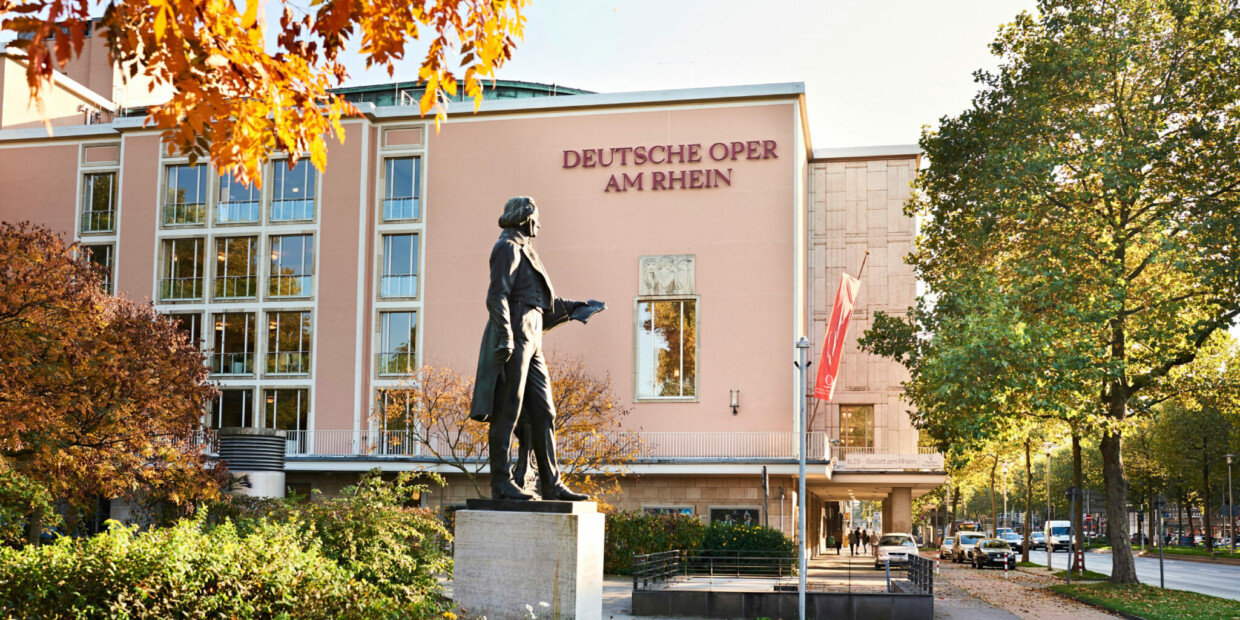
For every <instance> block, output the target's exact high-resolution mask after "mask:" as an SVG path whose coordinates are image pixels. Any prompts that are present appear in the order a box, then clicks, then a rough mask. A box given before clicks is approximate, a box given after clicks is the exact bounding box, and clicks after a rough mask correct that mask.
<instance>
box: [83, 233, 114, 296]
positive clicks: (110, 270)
mask: <svg viewBox="0 0 1240 620" xmlns="http://www.w3.org/2000/svg"><path fill="white" fill-rule="evenodd" d="M94 248H107V257H108V260H107V262H104V263H100V262H97V261H95V260H93V258H94V256H95V250H94ZM82 251H83V252H90V254H89V255H88V256H86V260H87V261H89V262H90V263H91V264H92V265H98V266H102V267H104V268H105V269H106V270H107V273H106V274H105V275H104V276H103V282H101V284H103V292H105V293H107V294H108V295H114V294H115V293H116V243H115V242H112V241H106V242H101V243H82Z"/></svg>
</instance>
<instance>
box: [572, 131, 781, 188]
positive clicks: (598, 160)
mask: <svg viewBox="0 0 1240 620" xmlns="http://www.w3.org/2000/svg"><path fill="white" fill-rule="evenodd" d="M778 146H779V145H778V144H777V143H776V142H775V141H774V140H743V141H733V142H715V143H713V144H710V145H707V144H704V143H695V144H654V145H641V146H613V147H608V148H590V149H566V150H565V151H564V160H563V163H562V165H561V167H563V168H565V169H569V168H611V167H613V166H615V167H624V168H632V169H633V170H632V172H631V173H630V172H618V173H614V174H611V175H610V176H609V178H608V179H607V183H606V184H605V185H604V187H603V191H604V192H627V191H629V190H630V189H635V190H637V191H639V192H640V191H645V190H647V189H649V190H650V191H656V192H657V191H667V190H674V189H713V188H717V187H732V177H733V175H732V168H731V167H726V168H725V167H724V166H726V165H728V164H730V163H732V162H737V161H747V160H755V159H757V160H761V159H778V158H779V155H778V154H776V150H777V148H778ZM672 164H677V165H685V164H700V165H699V166H695V167H689V168H680V169H675V170H642V169H638V168H639V167H641V166H661V165H672Z"/></svg>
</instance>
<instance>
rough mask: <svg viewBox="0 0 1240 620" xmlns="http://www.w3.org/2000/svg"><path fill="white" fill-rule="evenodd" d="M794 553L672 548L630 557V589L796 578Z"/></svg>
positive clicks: (776, 584)
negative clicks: (676, 583)
mask: <svg viewBox="0 0 1240 620" xmlns="http://www.w3.org/2000/svg"><path fill="white" fill-rule="evenodd" d="M796 563H797V558H796V556H795V555H790V554H787V553H783V552H770V553H764V552H762V551H683V550H673V551H664V552H660V553H647V554H642V555H634V556H633V589H634V590H654V589H660V588H663V587H666V586H667V585H669V584H671V583H675V582H682V581H687V580H701V581H703V582H705V583H706V584H708V585H712V586H713V585H714V584H715V583H717V582H731V581H733V580H737V579H745V580H766V581H772V582H774V586H776V587H778V586H779V584H781V583H783V582H785V581H791V580H793V579H795V578H796V574H797V571H796Z"/></svg>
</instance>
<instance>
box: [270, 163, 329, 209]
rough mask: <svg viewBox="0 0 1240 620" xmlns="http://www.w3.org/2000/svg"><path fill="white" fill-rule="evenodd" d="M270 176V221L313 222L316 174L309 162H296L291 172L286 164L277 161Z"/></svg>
mask: <svg viewBox="0 0 1240 620" xmlns="http://www.w3.org/2000/svg"><path fill="white" fill-rule="evenodd" d="M272 176H273V179H272V194H271V221H273V222H292V221H297V220H313V219H314V190H315V185H317V184H318V172H317V171H315V169H314V166H313V165H311V164H310V160H308V159H300V160H298V161H297V165H296V166H293V169H292V170H289V168H288V164H287V162H283V161H277V162H275V174H274V175H272Z"/></svg>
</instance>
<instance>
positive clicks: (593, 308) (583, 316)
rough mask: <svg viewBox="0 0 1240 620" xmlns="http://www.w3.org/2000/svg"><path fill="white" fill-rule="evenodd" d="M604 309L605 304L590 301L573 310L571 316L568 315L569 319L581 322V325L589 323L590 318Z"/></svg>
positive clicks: (605, 307)
mask: <svg viewBox="0 0 1240 620" xmlns="http://www.w3.org/2000/svg"><path fill="white" fill-rule="evenodd" d="M606 309H607V304H605V303H603V302H601V301H598V300H595V299H591V300H590V301H587V302H585V303H584V304H582V305H581V306H578V307H577V308H576V309H575V310H573V312H572V314H571V315H569V318H571V319H573V320H577V321H581V322H582V323H588V322H589V321H590V317H592V316H594V315H595V314H597V313H599V312H602V311H603V310H606Z"/></svg>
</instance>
